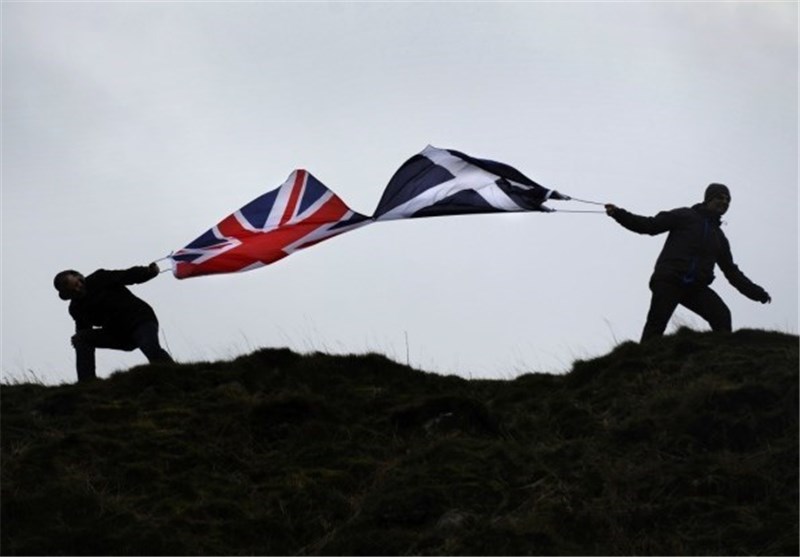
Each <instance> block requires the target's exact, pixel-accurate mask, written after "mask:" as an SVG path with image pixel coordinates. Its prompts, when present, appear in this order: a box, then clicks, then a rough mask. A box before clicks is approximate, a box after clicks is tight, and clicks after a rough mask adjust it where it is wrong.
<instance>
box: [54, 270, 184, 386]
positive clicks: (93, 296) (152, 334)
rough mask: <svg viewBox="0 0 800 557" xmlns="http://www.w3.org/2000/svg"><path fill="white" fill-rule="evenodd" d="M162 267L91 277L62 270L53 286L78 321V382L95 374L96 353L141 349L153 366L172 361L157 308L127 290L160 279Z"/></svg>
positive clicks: (100, 272) (98, 273) (75, 342)
mask: <svg viewBox="0 0 800 557" xmlns="http://www.w3.org/2000/svg"><path fill="white" fill-rule="evenodd" d="M158 273H159V270H158V265H156V264H155V263H151V264H150V265H149V266H146V267H144V266H140V267H131V268H130V269H126V270H123V271H107V270H105V269H99V270H97V271H95V272H94V273H92V274H90V275H89V276H87V277H84V276H83V275H81V274H80V273H79V272H77V271H73V270H68V271H61V272H60V273H58V274H57V275H56V276H55V279H54V280H53V285H54V286H55V287H56V290H58V295H59V297H60V298H61V299H62V300H71V301H70V304H69V313H70V315H71V316H72V318H73V319H74V320H75V335H73V337H72V345H73V346H74V347H75V360H76V367H77V371H78V381H79V382H84V381H91V380H93V379H95V378H96V375H95V349H96V348H111V349H114V350H125V351H131V350H135V349H137V348H138V349H140V350H141V351H142V352H143V353H144V355H145V356H147V359H148V361H150V362H171V361H173V360H172V357H171V356H170V355H169V354H168V353H167V352H166V350H164V349H163V348H162V347H161V344H160V343H159V341H158V319H157V318H156V314H155V312H154V311H153V308H152V307H150V305H148V304H147V302H145V301H144V300H142V299H140V298H137V297H136V296H134V295H133V293H132V292H131V291H130V290H128V288H127V286H128V285H132V284H141V283H143V282H147V281H148V280H150V279H152V278H154V277H156V276H157V275H158Z"/></svg>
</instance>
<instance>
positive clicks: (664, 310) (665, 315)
mask: <svg viewBox="0 0 800 557" xmlns="http://www.w3.org/2000/svg"><path fill="white" fill-rule="evenodd" d="M650 290H652V292H653V297H652V298H651V300H650V310H649V311H648V312H647V322H646V323H645V325H644V330H643V331H642V339H641V341H640V342H644V341H646V340H649V339H651V338H655V337H660V336H662V335H663V334H664V331H665V330H666V328H667V324H668V323H669V319H670V317H672V314H673V313H674V312H675V308H676V307H678V301H679V300H680V297H681V289H680V287H678V286H674V285H672V284H669V283H665V282H654V283H652V284H651V285H650Z"/></svg>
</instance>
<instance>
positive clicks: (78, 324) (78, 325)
mask: <svg viewBox="0 0 800 557" xmlns="http://www.w3.org/2000/svg"><path fill="white" fill-rule="evenodd" d="M69 314H70V315H71V316H72V319H74V320H75V332H76V333H79V332H81V331H85V330H86V329H91V328H92V324H91V323H89V322H88V321H86V320H85V319H84V318H83V317H81V316H80V315H79V314H78V312H77V311H75V309H74V308H73V307H72V305H70V308H69Z"/></svg>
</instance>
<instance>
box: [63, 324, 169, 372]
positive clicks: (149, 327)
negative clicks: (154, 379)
mask: <svg viewBox="0 0 800 557" xmlns="http://www.w3.org/2000/svg"><path fill="white" fill-rule="evenodd" d="M72 345H73V346H74V347H75V364H76V368H77V371H78V382H79V383H80V382H84V381H91V380H92V379H95V378H96V377H97V376H96V375H95V357H94V353H95V349H97V348H110V349H112V350H125V351H126V352H130V351H132V350H136V349H137V348H138V349H139V350H141V351H142V353H144V355H145V356H146V357H147V360H148V361H149V362H172V361H174V360H173V359H172V356H170V355H169V353H168V352H167V351H166V350H164V349H163V348H162V347H161V343H159V341H158V322H156V321H148V322H146V323H142V324H141V325H139V326H138V327H136V329H134V330H133V331H132V332H131V333H130V334H129V335H125V334H121V333H118V332H116V331H108V330H106V329H85V330H83V331H78V332H77V333H76V334H75V336H73V337H72Z"/></svg>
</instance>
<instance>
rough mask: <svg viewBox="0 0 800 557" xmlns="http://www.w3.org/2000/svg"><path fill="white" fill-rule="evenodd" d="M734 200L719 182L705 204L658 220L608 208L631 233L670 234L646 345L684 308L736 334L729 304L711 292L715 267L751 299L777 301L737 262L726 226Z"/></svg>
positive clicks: (654, 286)
mask: <svg viewBox="0 0 800 557" xmlns="http://www.w3.org/2000/svg"><path fill="white" fill-rule="evenodd" d="M730 202H731V194H730V190H729V189H728V187H727V186H725V185H724V184H717V183H714V184H710V185H709V186H708V187H707V188H706V191H705V196H704V200H703V203H698V204H696V205H694V206H692V207H691V208H688V207H685V208H681V209H674V210H672V211H662V212H660V213H658V214H657V215H656V216H654V217H642V216H639V215H634V214H633V213H630V212H628V211H626V210H625V209H621V208H619V207H617V206H616V205H613V204H611V203H609V204H607V205H606V206H605V208H606V213H607V214H608V215H609V216H610V217H611V218H613V219H614V220H615V221H617V222H618V223H619V224H621V225H622V226H623V227H625V228H627V229H628V230H631V231H633V232H638V233H639V234H650V235H653V236H654V235H656V234H662V233H664V232H669V235H668V236H667V240H666V242H665V243H664V248H663V249H662V250H661V254H660V255H659V256H658V260H657V261H656V265H655V270H654V271H653V275H652V276H651V278H650V290H651V291H652V293H653V297H652V299H651V302H650V310H649V312H648V314H647V322H646V323H645V326H644V330H643V331H642V339H641V340H642V342H644V341H646V340H648V339H651V338H653V337H659V336H661V335H663V334H664V330H665V329H666V328H667V323H669V319H670V317H671V316H672V313H673V312H674V311H675V308H677V307H678V304H680V305H683V306H685V307H686V308H688V309H689V310H691V311H693V312H694V313H696V314H698V315H699V316H700V317H702V318H703V319H705V320H706V321H707V322H708V324H709V325H710V326H711V329H712V330H714V331H724V332H730V331H731V328H732V327H731V312H730V310H729V309H728V306H727V305H725V302H723V301H722V298H720V297H719V296H718V295H717V293H716V292H714V291H713V290H711V288H709V285H710V284H711V282H712V281H713V280H714V265H719V268H720V269H722V272H723V274H724V275H725V278H727V279H728V282H730V283H731V285H733V287H734V288H736V289H737V290H738V291H739V292H741V293H742V294H743V295H745V296H747V297H748V298H750V299H751V300H754V301H757V302H761V303H768V302H771V301H772V299H771V298H770V296H769V294H767V292H766V290H764V289H763V288H762V287H760V286H758V285H757V284H755V283H753V282H752V281H751V280H750V279H749V278H747V277H746V276H745V274H744V273H743V272H742V271H740V270H739V267H737V266H736V264H735V263H734V262H733V256H732V255H731V248H730V244H729V243H728V239H727V238H726V237H725V234H724V233H723V232H722V230H721V228H720V224H721V218H722V215H724V214H725V213H726V212H727V211H728V207H729V206H730Z"/></svg>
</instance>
